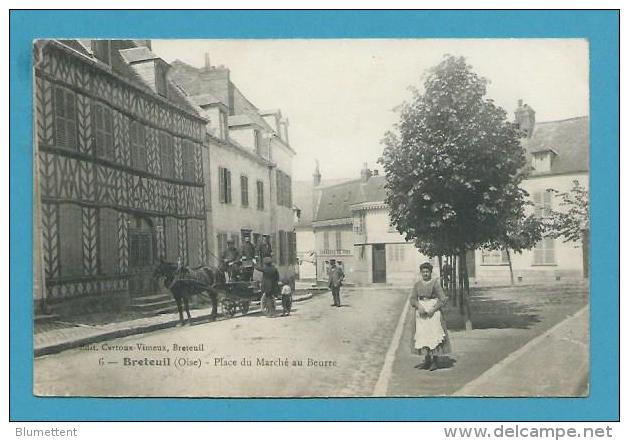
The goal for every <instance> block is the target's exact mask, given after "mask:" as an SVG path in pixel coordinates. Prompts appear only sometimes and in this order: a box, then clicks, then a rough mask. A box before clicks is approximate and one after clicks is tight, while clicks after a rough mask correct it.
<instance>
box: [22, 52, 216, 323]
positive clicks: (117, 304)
mask: <svg viewBox="0 0 629 441" xmlns="http://www.w3.org/2000/svg"><path fill="white" fill-rule="evenodd" d="M169 68H170V66H169V65H168V63H166V62H165V61H164V60H162V59H160V58H159V57H158V56H157V55H155V54H154V53H153V52H151V46H150V42H149V41H146V40H40V41H37V42H35V80H34V88H35V112H34V114H35V121H34V126H35V128H36V135H35V143H36V146H37V149H36V151H37V161H36V171H35V173H36V176H37V179H38V182H37V184H38V185H36V186H35V191H36V201H37V202H38V203H39V210H36V213H37V219H36V221H37V225H39V230H38V231H40V234H38V235H36V236H35V246H36V250H37V252H36V254H35V256H37V257H38V261H37V262H38V264H37V265H36V266H35V274H36V289H35V304H36V307H37V308H38V309H42V307H43V306H44V305H45V306H46V309H52V310H54V311H58V312H63V311H71V312H75V313H76V312H79V311H80V310H92V309H94V308H106V309H120V308H124V307H126V306H127V305H130V304H133V303H134V301H135V300H136V299H138V298H142V297H145V298H147V297H148V298H149V300H147V302H149V303H150V302H151V301H152V302H153V303H154V304H155V305H157V306H159V304H158V303H155V302H156V301H157V300H159V299H157V298H152V297H151V296H154V295H155V294H156V293H158V292H159V291H163V289H164V288H163V287H160V286H158V285H157V283H156V281H155V280H154V279H153V278H152V272H153V269H154V266H155V262H156V261H158V260H159V258H166V259H169V260H172V261H176V260H177V259H178V258H181V259H182V260H183V261H185V262H189V263H190V264H191V265H197V264H200V263H203V262H205V261H206V258H207V251H208V249H207V243H206V240H205V237H206V229H205V228H206V222H205V199H204V185H205V181H204V176H203V170H202V161H201V158H202V156H203V155H205V154H207V150H206V147H205V145H204V144H205V123H206V121H205V119H204V118H203V117H202V116H201V115H200V114H199V113H198V112H197V110H196V108H195V106H193V105H191V104H190V102H189V101H188V99H187V98H186V96H185V94H184V93H183V92H182V91H181V90H180V89H179V88H178V87H177V86H176V85H175V84H173V83H172V82H171V81H170V80H169V79H168V70H169ZM151 298H152V300H151ZM169 301H170V297H169V296H168V297H166V301H165V303H166V304H168V302H169Z"/></svg>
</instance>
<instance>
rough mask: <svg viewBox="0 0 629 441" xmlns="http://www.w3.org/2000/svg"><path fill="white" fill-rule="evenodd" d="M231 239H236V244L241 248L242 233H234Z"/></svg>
mask: <svg viewBox="0 0 629 441" xmlns="http://www.w3.org/2000/svg"><path fill="white" fill-rule="evenodd" d="M231 240H233V241H234V246H235V247H236V248H238V249H240V233H232V234H231Z"/></svg>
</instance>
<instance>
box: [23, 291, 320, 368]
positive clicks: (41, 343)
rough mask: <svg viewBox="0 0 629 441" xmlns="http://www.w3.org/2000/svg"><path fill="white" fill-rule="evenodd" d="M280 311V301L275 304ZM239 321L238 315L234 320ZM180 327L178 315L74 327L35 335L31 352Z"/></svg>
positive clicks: (204, 318) (196, 315) (202, 315)
mask: <svg viewBox="0 0 629 441" xmlns="http://www.w3.org/2000/svg"><path fill="white" fill-rule="evenodd" d="M312 296H313V294H312V293H310V292H308V293H304V294H295V295H294V296H293V302H302V301H304V300H308V299H311V298H312ZM276 304H277V305H279V306H278V307H279V308H281V301H279V300H278V301H276ZM259 310H260V304H259V302H255V303H252V305H251V309H250V310H249V314H252V313H255V312H258V311H259ZM191 312H192V316H193V317H192V322H193V323H202V322H208V321H210V315H211V312H212V311H211V308H203V309H196V310H192V311H191ZM235 317H236V318H237V317H240V315H236V316H235ZM228 318H230V317H226V316H221V315H220V314H219V317H218V319H217V320H225V319H228ZM178 324H179V314H177V313H173V314H159V315H156V316H151V317H143V318H138V319H134V320H127V321H122V322H116V323H107V324H103V325H86V324H80V323H76V324H74V325H71V326H69V327H64V328H61V329H53V330H49V331H45V332H38V333H36V334H35V335H34V336H33V351H34V355H35V357H39V356H42V355H49V354H55V353H57V352H61V351H65V350H67V349H72V348H77V347H79V346H83V345H87V344H90V343H97V342H101V341H105V340H110V339H113V338H121V337H127V336H129V335H135V334H144V333H147V332H153V331H157V330H159V329H165V328H173V327H175V326H177V325H178Z"/></svg>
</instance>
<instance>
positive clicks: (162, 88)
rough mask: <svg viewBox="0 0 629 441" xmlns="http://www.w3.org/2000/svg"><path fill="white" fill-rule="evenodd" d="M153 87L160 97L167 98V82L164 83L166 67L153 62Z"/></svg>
mask: <svg viewBox="0 0 629 441" xmlns="http://www.w3.org/2000/svg"><path fill="white" fill-rule="evenodd" d="M155 87H156V88H157V93H158V94H159V95H161V96H164V97H166V96H168V82H167V81H166V66H165V65H164V64H163V63H161V62H159V61H156V62H155Z"/></svg>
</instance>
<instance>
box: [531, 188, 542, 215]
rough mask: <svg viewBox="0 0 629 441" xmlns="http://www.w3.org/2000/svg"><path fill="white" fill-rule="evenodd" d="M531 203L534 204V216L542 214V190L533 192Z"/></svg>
mask: <svg viewBox="0 0 629 441" xmlns="http://www.w3.org/2000/svg"><path fill="white" fill-rule="evenodd" d="M533 205H534V206H535V216H537V217H541V216H543V210H542V192H540V191H536V192H535V193H533Z"/></svg>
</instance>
